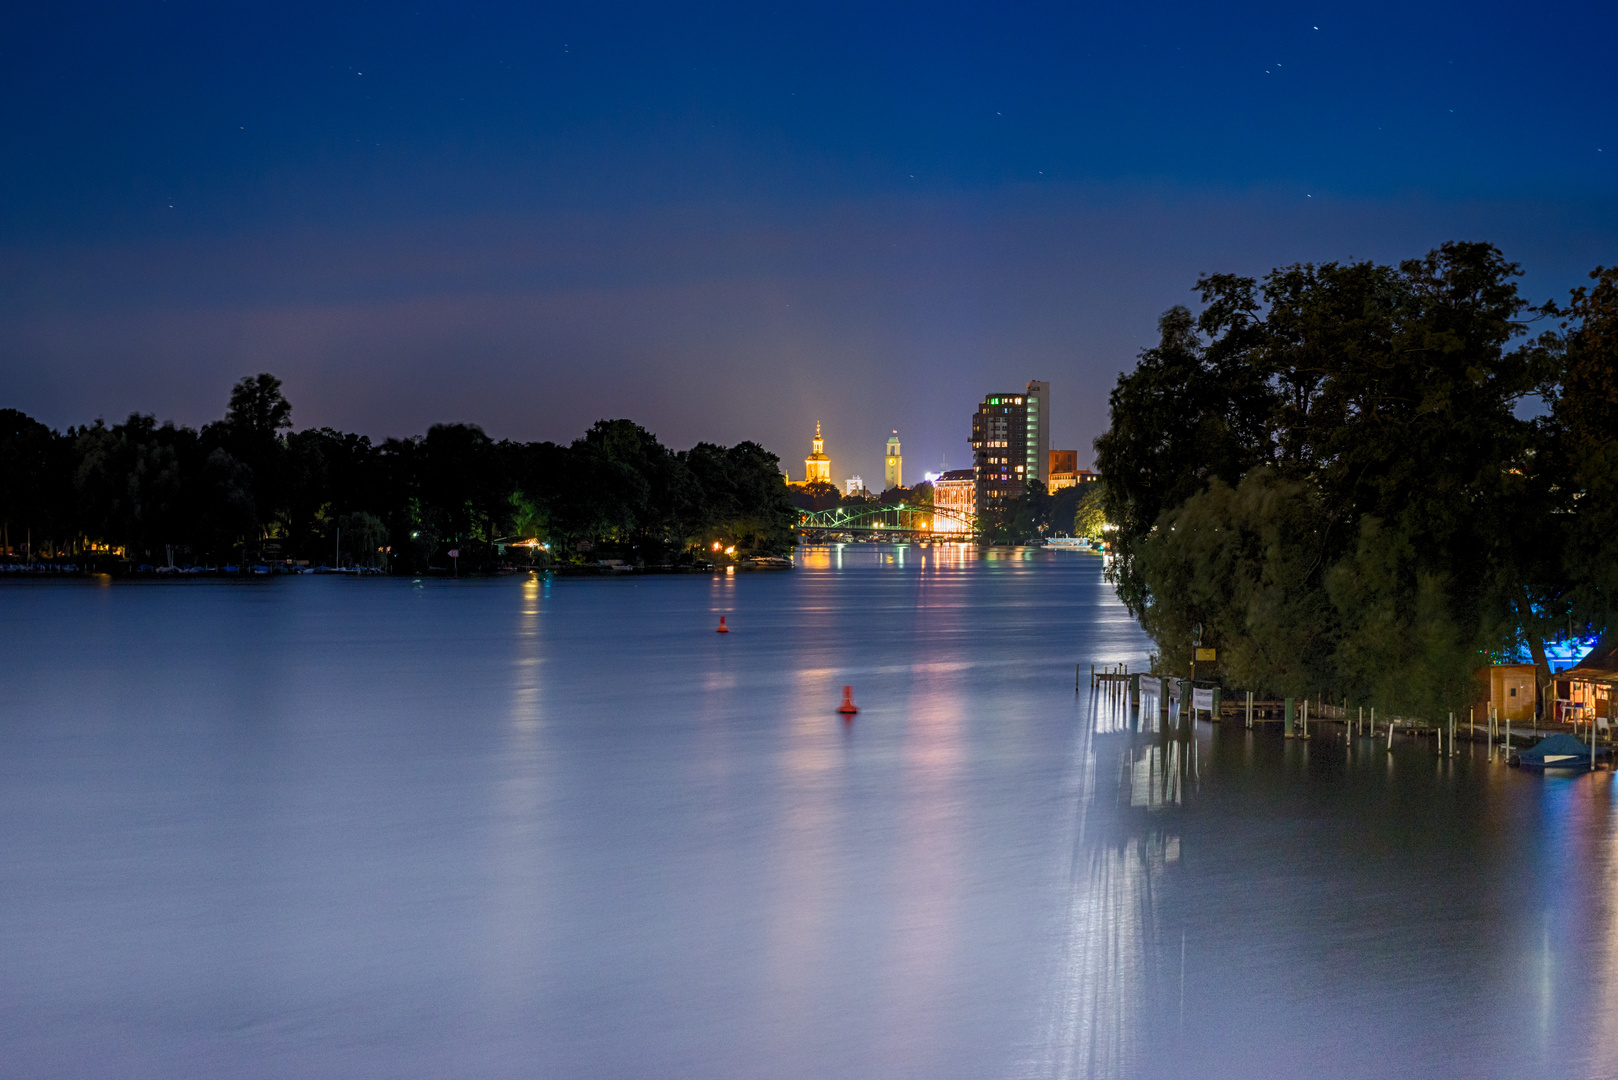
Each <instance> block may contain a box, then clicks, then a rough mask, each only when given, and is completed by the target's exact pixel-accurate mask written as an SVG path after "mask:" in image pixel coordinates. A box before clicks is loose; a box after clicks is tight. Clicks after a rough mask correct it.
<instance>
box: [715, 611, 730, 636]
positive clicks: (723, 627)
mask: <svg viewBox="0 0 1618 1080" xmlns="http://www.w3.org/2000/svg"><path fill="white" fill-rule="evenodd" d="M714 633H716V634H728V633H730V627H728V626H726V625H725V617H724V616H723V615H721V616H719V629H718V630H715V631H714Z"/></svg>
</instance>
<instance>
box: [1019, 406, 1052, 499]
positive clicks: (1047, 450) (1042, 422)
mask: <svg viewBox="0 0 1618 1080" xmlns="http://www.w3.org/2000/svg"><path fill="white" fill-rule="evenodd" d="M1023 404H1024V405H1025V406H1026V407H1027V409H1028V457H1027V459H1026V460H1025V461H1024V463H1023V464H1024V467H1025V471H1026V473H1027V476H1028V479H1029V480H1038V481H1039V482H1040V484H1041V485H1043V486H1042V487H1041V489H1040V490H1042V491H1048V490H1050V483H1051V465H1050V457H1051V384H1050V383H1048V382H1037V381H1033V380H1030V381H1029V383H1028V392H1027V393H1026V394H1024V395H1023Z"/></svg>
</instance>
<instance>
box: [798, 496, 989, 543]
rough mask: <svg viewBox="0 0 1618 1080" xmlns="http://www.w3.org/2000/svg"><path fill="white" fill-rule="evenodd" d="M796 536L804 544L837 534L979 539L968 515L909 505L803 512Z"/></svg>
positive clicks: (863, 537)
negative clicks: (804, 540) (807, 541)
mask: <svg viewBox="0 0 1618 1080" xmlns="http://www.w3.org/2000/svg"><path fill="white" fill-rule="evenodd" d="M798 532H799V533H801V534H803V536H804V538H805V539H806V540H826V539H829V538H830V537H832V536H834V535H837V534H847V535H849V536H850V537H858V538H860V539H869V538H875V537H881V538H883V539H890V538H891V539H894V540H975V539H977V536H978V531H977V525H976V522H975V521H974V520H973V518H972V517H971V515H969V514H963V513H961V512H960V511H958V510H950V509H946V508H942V507H935V506H911V505H909V504H908V503H898V504H895V505H893V506H871V507H860V508H858V509H854V508H850V507H847V506H834V507H832V508H831V509H830V510H803V511H800V512H799V514H798Z"/></svg>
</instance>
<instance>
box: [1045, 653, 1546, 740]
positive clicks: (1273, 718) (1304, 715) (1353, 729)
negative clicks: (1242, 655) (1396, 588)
mask: <svg viewBox="0 0 1618 1080" xmlns="http://www.w3.org/2000/svg"><path fill="white" fill-rule="evenodd" d="M1085 679H1086V673H1085V667H1084V665H1083V664H1080V665H1078V666H1077V668H1076V669H1075V671H1074V674H1073V688H1074V689H1075V690H1079V689H1082V688H1083V685H1084V682H1085ZM1088 681H1089V686H1090V689H1092V690H1096V689H1105V690H1110V691H1112V692H1114V693H1118V694H1120V695H1122V694H1125V693H1127V695H1128V696H1127V699H1126V700H1127V704H1128V707H1129V708H1130V709H1131V710H1133V709H1136V708H1139V707H1141V706H1143V705H1144V703H1145V702H1144V699H1145V698H1152V699H1153V700H1154V702H1155V703H1156V705H1157V709H1158V712H1159V714H1160V715H1161V716H1162V717H1164V718H1166V717H1167V716H1168V715H1169V709H1170V705H1169V703H1170V701H1171V700H1176V699H1177V700H1178V701H1179V702H1180V714H1181V716H1182V718H1190V719H1191V720H1192V721H1195V720H1197V719H1200V717H1199V715H1198V714H1199V713H1203V712H1206V713H1207V714H1208V720H1209V721H1210V722H1212V723H1217V722H1219V721H1220V720H1222V719H1223V718H1224V712H1225V707H1226V705H1227V704H1230V705H1234V706H1235V708H1234V710H1233V714H1234V715H1233V718H1236V719H1241V720H1242V722H1243V724H1244V726H1245V727H1248V728H1255V727H1263V726H1265V725H1267V724H1280V725H1281V730H1282V734H1283V735H1285V736H1286V737H1287V738H1289V739H1293V738H1297V739H1308V738H1312V737H1313V735H1312V733H1311V732H1310V730H1309V727H1310V721H1311V720H1313V721H1314V722H1315V724H1317V725H1318V724H1320V723H1322V722H1326V723H1339V724H1342V725H1343V737H1344V739H1345V740H1349V739H1353V738H1354V737H1355V736H1361V737H1363V736H1366V735H1369V736H1371V737H1372V738H1380V737H1382V735H1385V736H1386V738H1387V745H1388V748H1389V749H1390V750H1391V749H1392V748H1393V737H1394V735H1395V733H1399V734H1402V735H1404V736H1406V737H1407V738H1412V739H1424V738H1431V739H1433V740H1435V742H1436V746H1437V750H1438V752H1439V754H1440V755H1442V756H1446V757H1453V756H1454V755H1455V753H1456V749H1455V744H1456V743H1457V742H1458V741H1462V740H1465V741H1467V742H1486V743H1487V744H1488V746H1489V751H1490V754H1491V756H1492V754H1493V752H1494V749H1495V747H1496V746H1497V745H1498V746H1499V747H1501V748H1502V749H1504V750H1507V751H1509V750H1510V747H1511V744H1512V730H1511V721H1509V720H1506V721H1501V720H1500V718H1499V717H1498V716H1497V715H1496V714H1495V712H1494V710H1493V709H1490V710H1489V714H1488V715H1487V716H1486V717H1484V718H1483V720H1482V723H1481V724H1480V723H1479V720H1478V717H1477V716H1476V714H1475V713H1471V712H1469V713H1468V716H1467V720H1466V723H1465V725H1464V727H1463V726H1462V724H1461V722H1460V721H1459V720H1458V719H1457V718H1456V716H1455V714H1454V713H1450V714H1449V716H1448V718H1447V719H1446V720H1445V721H1443V722H1440V723H1432V722H1430V721H1419V720H1412V719H1410V718H1408V717H1401V716H1388V715H1386V714H1384V715H1383V716H1382V717H1381V718H1380V719H1379V718H1378V717H1377V710H1376V707H1375V706H1372V707H1371V708H1370V709H1369V710H1367V709H1366V708H1365V707H1363V706H1362V707H1359V708H1358V709H1356V711H1355V713H1354V714H1353V715H1350V714H1349V711H1348V704H1347V702H1345V703H1344V704H1342V705H1329V704H1327V703H1326V702H1325V701H1324V700H1316V701H1311V700H1310V699H1308V698H1303V699H1297V698H1284V699H1281V700H1278V701H1261V700H1256V699H1255V698H1254V696H1253V692H1252V691H1250V690H1249V691H1245V692H1244V693H1243V695H1242V696H1241V697H1237V698H1234V699H1231V700H1228V701H1227V699H1226V691H1224V690H1223V689H1222V688H1220V687H1195V686H1194V685H1193V684H1192V682H1191V680H1189V679H1172V678H1169V677H1166V676H1154V675H1143V674H1141V673H1139V672H1134V673H1131V672H1130V670H1129V665H1128V664H1091V665H1090V667H1089V673H1088ZM1199 690H1200V691H1201V693H1197V691H1199ZM1199 698H1201V699H1202V702H1201V703H1199V701H1198V699H1199ZM1188 702H1189V703H1190V707H1189V708H1188V707H1187V703H1188ZM1379 728H1380V733H1381V734H1379ZM1518 734H1519V735H1526V734H1527V733H1526V732H1523V731H1521V730H1520V729H1519V731H1518Z"/></svg>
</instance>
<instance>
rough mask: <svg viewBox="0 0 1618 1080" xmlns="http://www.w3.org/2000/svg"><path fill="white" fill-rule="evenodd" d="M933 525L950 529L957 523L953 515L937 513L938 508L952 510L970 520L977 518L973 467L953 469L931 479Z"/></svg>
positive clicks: (936, 527)
mask: <svg viewBox="0 0 1618 1080" xmlns="http://www.w3.org/2000/svg"><path fill="white" fill-rule="evenodd" d="M933 510H934V517H933V527H934V528H935V529H938V530H941V531H942V530H952V529H954V528H955V527H956V525H957V519H956V518H955V517H954V516H950V515H943V516H940V515H938V514H937V511H939V510H950V511H954V513H955V514H958V515H960V516H961V517H962V518H965V519H966V521H968V522H971V521H975V520H977V479H976V471H975V470H973V469H955V470H953V471H951V472H946V473H943V474H941V475H940V476H939V477H938V479H936V480H934V481H933Z"/></svg>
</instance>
